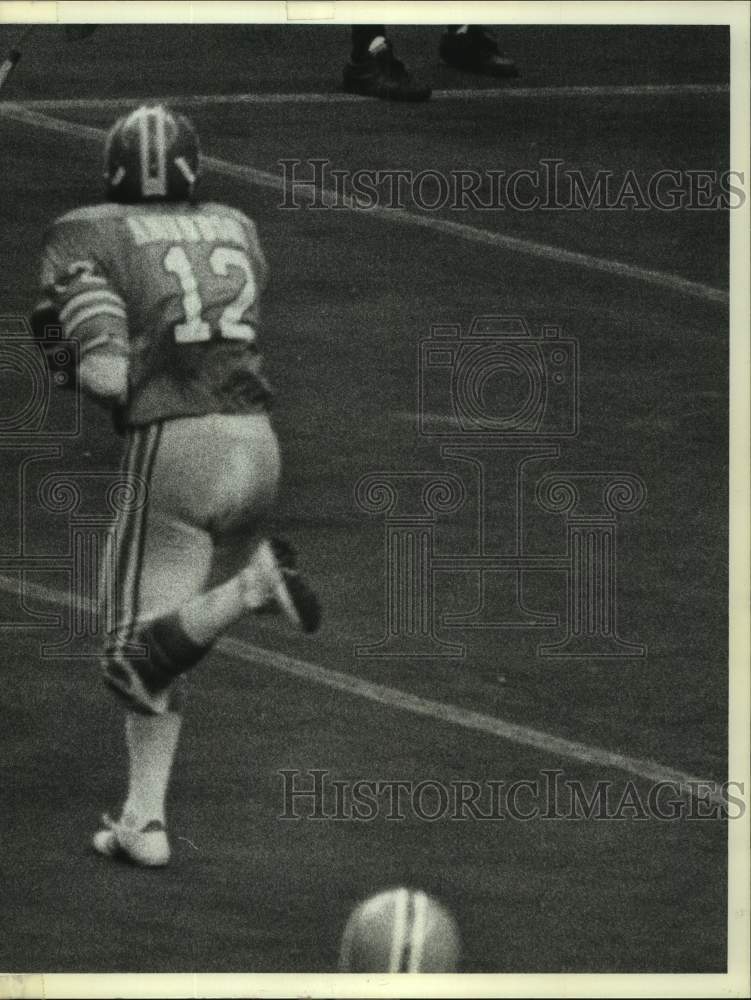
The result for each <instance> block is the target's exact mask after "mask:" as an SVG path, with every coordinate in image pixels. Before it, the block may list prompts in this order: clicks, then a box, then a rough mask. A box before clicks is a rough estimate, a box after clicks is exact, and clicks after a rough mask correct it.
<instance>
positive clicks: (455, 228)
mask: <svg viewBox="0 0 751 1000" xmlns="http://www.w3.org/2000/svg"><path fill="white" fill-rule="evenodd" d="M0 115H3V116H4V117H6V118H9V119H11V120H13V121H17V122H21V123H23V124H26V125H34V126H36V127H38V128H44V129H47V130H48V131H52V132H58V133H60V134H63V135H71V136H74V137H76V138H84V139H95V140H97V141H100V140H101V139H102V137H103V136H104V135H105V130H104V129H98V128H92V127H91V126H90V125H81V124H79V123H78V122H69V121H64V120H63V119H61V118H51V117H49V116H48V115H44V114H41V113H39V112H37V111H30V110H29V109H28V108H25V107H23V105H20V104H12V103H2V102H0ZM202 162H203V164H204V165H205V166H206V167H207V168H208V169H210V170H213V171H214V172H215V173H218V174H222V175H224V176H226V177H233V178H235V179H236V180H241V181H244V182H247V183H250V184H255V185H256V186H258V187H265V188H271V189H272V190H275V191H284V190H285V185H284V180H283V179H282V178H281V177H278V176H277V175H275V174H270V173H268V172H267V171H265V170H257V169H256V168H255V167H248V166H244V165H243V164H239V163H232V162H230V161H229V160H223V159H220V158H219V157H216V156H203V157H202ZM299 183H300V182H299V181H298V184H299ZM308 190H309V189H308V188H307V187H306V188H304V189H303V190H301V191H299V192H298V193H299V196H300V197H301V198H303V199H304V200H312V198H311V195H310V194H308ZM318 190H319V191H321V193H322V194H323V195H324V196H327V197H330V198H333V197H334V192H333V191H330V190H326V189H318ZM347 207H348V209H349V210H351V211H354V212H358V213H359V214H363V215H370V216H375V217H377V218H379V219H386V220H388V221H391V222H403V223H405V224H407V225H411V226H418V227H420V228H422V229H432V230H433V231H434V232H440V233H444V234H445V235H448V236H455V237H457V238H458V239H463V240H468V241H469V242H472V243H482V244H486V245H490V246H495V247H500V248H501V249H503V250H512V251H514V253H516V254H521V255H523V256H527V257H538V258H542V259H545V260H552V261H554V262H555V263H558V264H570V265H573V266H575V267H579V268H583V269H584V270H586V271H596V272H599V273H602V274H610V275H612V276H614V277H616V278H629V279H632V280H635V281H640V282H641V283H642V284H646V285H653V286H655V287H658V288H665V289H668V290H669V291H672V292H677V293H678V294H680V295H686V296H689V297H691V298H698V299H703V300H704V301H706V302H717V303H719V304H721V305H725V306H726V305H728V303H729V301H730V295H729V293H728V292H726V291H725V290H724V289H721V288H714V287H713V286H711V285H704V284H702V283H700V282H697V281H689V280H688V279H687V278H681V277H680V276H679V275H677V274H669V273H667V272H665V271H655V270H652V269H650V268H644V267H637V266H636V265H634V264H625V263H623V262H622V261H617V260H611V259H609V258H607V257H593V256H591V255H590V254H586V253H579V252H578V251H574V250H564V249H563V248H562V247H556V246H551V245H549V244H547V243H537V242H535V241H534V240H528V239H523V238H522V237H518V236H509V235H507V234H505V233H499V232H495V231H494V230H490V229H480V228H478V227H476V226H470V225H467V224H466V223H462V222H452V221H451V220H450V219H440V218H436V217H435V216H432V215H420V214H418V213H417V212H412V211H409V210H407V209H403V208H383V207H380V206H375V207H374V208H369V209H362V208H358V207H357V205H356V204H354V203H353V202H352V201H351V200H349V201H348V202H347Z"/></svg>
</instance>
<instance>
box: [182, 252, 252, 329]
mask: <svg viewBox="0 0 751 1000" xmlns="http://www.w3.org/2000/svg"><path fill="white" fill-rule="evenodd" d="M209 267H210V268H211V272H212V274H214V275H216V277H217V278H226V277H227V276H228V275H229V273H230V271H231V270H233V269H234V270H239V271H241V272H242V274H243V276H244V281H243V283H242V285H241V286H240V290H239V292H238V294H237V295H236V297H235V298H234V300H233V301H232V302H230V303H229V305H227V306H225V308H224V311H223V312H222V315H221V317H220V318H219V333H220V334H221V336H222V337H224V338H226V339H227V340H247V341H253V340H255V336H256V333H255V330H254V329H253V327H252V326H251V325H250V323H243V322H241V320H242V317H243V315H244V314H245V313H246V312H247V311H248V309H250V307H251V306H252V305H253V302H254V301H255V298H256V295H257V288H256V281H255V276H254V274H253V267H252V265H251V263H250V261H249V260H248V257H247V255H246V254H245V253H244V252H243V251H242V250H238V249H237V248H236V247H215V248H214V249H213V250H212V251H211V256H210V257H209ZM164 268H165V270H167V271H169V272H170V273H171V274H174V275H176V276H177V280H178V281H179V282H180V288H181V289H182V293H183V314H184V316H183V322H182V323H177V324H176V325H175V340H176V341H177V343H178V344H195V343H199V342H200V341H205V340H211V327H210V326H209V324H208V323H207V322H206V320H205V319H204V318H203V303H202V302H201V296H200V293H199V290H198V282H197V281H196V276H195V273H194V271H193V265H192V264H191V262H190V258H189V257H188V255H187V253H186V252H185V250H184V248H183V247H181V246H173V247H170V249H169V250H168V251H167V253H166V254H165V257H164Z"/></svg>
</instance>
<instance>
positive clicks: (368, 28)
mask: <svg viewBox="0 0 751 1000" xmlns="http://www.w3.org/2000/svg"><path fill="white" fill-rule="evenodd" d="M385 44H386V28H385V27H384V25H382V24H353V25H352V62H360V61H361V60H363V59H365V58H366V57H367V56H368V55H369V54H372V52H373V50H374V49H375V50H376V51H377V50H378V49H379V48H380V47H381V46H383V45H385Z"/></svg>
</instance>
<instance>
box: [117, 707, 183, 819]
mask: <svg viewBox="0 0 751 1000" xmlns="http://www.w3.org/2000/svg"><path fill="white" fill-rule="evenodd" d="M181 724H182V716H181V715H180V714H179V713H178V712H165V714H164V715H137V714H135V713H133V712H128V714H127V715H126V717H125V741H126V744H127V747H128V797H127V799H126V801H125V805H124V806H123V817H126V816H127V817H128V823H129V825H132V826H135V827H137V828H139V829H140V828H141V827H142V826H144V825H145V824H146V823H149V822H151V821H153V820H158V821H160V822H162V823H164V820H165V815H164V805H165V799H166V797H167V786H168V785H169V778H170V772H171V770H172V762H173V760H174V759H175V751H176V750H177V743H178V740H179V738H180V726H181Z"/></svg>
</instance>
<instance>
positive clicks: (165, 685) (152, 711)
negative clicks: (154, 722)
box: [102, 656, 171, 715]
mask: <svg viewBox="0 0 751 1000" xmlns="http://www.w3.org/2000/svg"><path fill="white" fill-rule="evenodd" d="M150 670H151V665H150V663H149V661H148V660H143V661H140V662H139V661H135V662H134V661H132V660H130V659H126V657H124V656H123V657H120V658H118V659H117V660H114V659H112V658H111V657H106V658H105V659H104V660H103V663H102V672H103V680H104V683H105V684H106V685H107V687H108V688H109V689H110V691H112V692H113V694H115V695H117V697H118V698H120V700H121V701H124V702H125V703H126V705H127V707H128V708H129V709H131V711H133V712H138V713H139V714H140V715H164V713H165V712H166V711H167V709H168V708H169V706H170V700H171V691H170V681H162V680H160V681H159V682H155V681H153V680H151V679H150V678H149V672H150Z"/></svg>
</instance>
